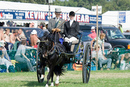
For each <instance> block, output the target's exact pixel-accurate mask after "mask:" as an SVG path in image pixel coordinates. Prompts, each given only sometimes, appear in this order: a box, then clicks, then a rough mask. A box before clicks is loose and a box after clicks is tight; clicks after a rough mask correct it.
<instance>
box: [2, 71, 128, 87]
mask: <svg viewBox="0 0 130 87" xmlns="http://www.w3.org/2000/svg"><path fill="white" fill-rule="evenodd" d="M46 74H47V73H46ZM54 80H55V77H54ZM45 84H46V79H45V81H44V83H38V81H37V77H36V72H15V73H0V87H44V86H45ZM58 87H130V70H128V71H120V70H110V71H106V70H104V71H92V72H91V78H90V81H89V83H88V84H83V83H82V72H81V71H67V72H65V73H64V75H62V76H61V77H60V84H59V86H58Z"/></svg>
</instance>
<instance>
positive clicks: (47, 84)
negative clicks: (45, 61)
mask: <svg viewBox="0 0 130 87" xmlns="http://www.w3.org/2000/svg"><path fill="white" fill-rule="evenodd" d="M52 73H53V69H52V68H50V71H49V73H48V75H47V83H46V86H45V87H49V80H50V78H51V75H52Z"/></svg>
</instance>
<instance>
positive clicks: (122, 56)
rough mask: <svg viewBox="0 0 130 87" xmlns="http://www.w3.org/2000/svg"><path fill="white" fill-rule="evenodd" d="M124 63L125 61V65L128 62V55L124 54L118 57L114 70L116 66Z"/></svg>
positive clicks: (129, 56) (129, 54) (129, 58)
mask: <svg viewBox="0 0 130 87" xmlns="http://www.w3.org/2000/svg"><path fill="white" fill-rule="evenodd" d="M124 61H126V63H129V62H130V53H125V54H121V55H119V57H118V59H117V61H116V64H115V67H114V68H115V69H116V68H117V65H118V64H122V63H123V62H124ZM123 69H124V68H123Z"/></svg>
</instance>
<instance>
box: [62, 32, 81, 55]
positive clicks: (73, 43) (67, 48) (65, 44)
mask: <svg viewBox="0 0 130 87" xmlns="http://www.w3.org/2000/svg"><path fill="white" fill-rule="evenodd" d="M81 37H82V34H81V33H80V32H79V34H78V35H77V38H78V40H77V41H75V42H74V41H73V42H70V43H68V42H63V45H64V46H65V47H66V50H67V52H69V53H73V52H76V49H77V47H78V46H79V43H80V41H81ZM72 45H75V46H74V50H73V51H72V52H71V51H70V48H71V46H72Z"/></svg>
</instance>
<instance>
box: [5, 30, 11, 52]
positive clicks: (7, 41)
mask: <svg viewBox="0 0 130 87" xmlns="http://www.w3.org/2000/svg"><path fill="white" fill-rule="evenodd" d="M9 34H10V29H6V30H5V34H4V39H5V42H6V45H5V48H6V49H7V50H10V49H11V46H13V44H12V43H10V35H9Z"/></svg>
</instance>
